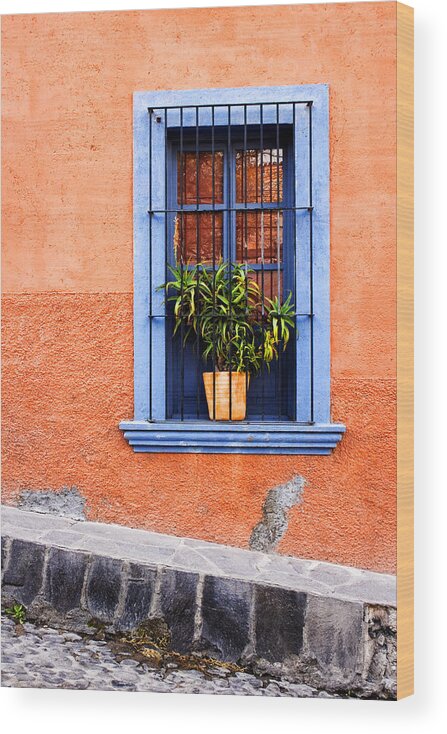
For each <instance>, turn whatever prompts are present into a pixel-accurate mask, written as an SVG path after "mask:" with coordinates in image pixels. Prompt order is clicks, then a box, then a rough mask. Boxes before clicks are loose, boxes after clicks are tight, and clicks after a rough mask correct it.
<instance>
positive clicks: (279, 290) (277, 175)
mask: <svg viewBox="0 0 447 734" xmlns="http://www.w3.org/2000/svg"><path fill="white" fill-rule="evenodd" d="M283 166H284V161H283ZM283 179H284V168H283ZM283 196H284V180H283ZM280 205H281V202H280V188H279V104H278V103H277V104H276V207H277V208H276V259H277V266H278V303H280V301H281V248H280V245H279V233H280V228H279V217H280V213H281V210H280ZM283 232H284V230H283ZM272 244H273V243H272ZM283 256H284V245H283ZM272 279H273V273H272ZM272 294H273V287H272ZM281 346H282V345H281V344H279V346H278V420H281V417H282V395H281V393H282V375H281V369H282V365H281Z"/></svg>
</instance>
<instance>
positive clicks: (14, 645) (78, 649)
mask: <svg viewBox="0 0 447 734" xmlns="http://www.w3.org/2000/svg"><path fill="white" fill-rule="evenodd" d="M2 685H3V686H7V687H17V688H77V689H86V688H92V689H95V690H103V691H110V690H124V691H153V692H157V693H209V694H218V695H231V694H233V695H242V696H292V697H298V698H312V697H314V698H315V697H319V698H333V697H335V696H332V695H331V694H329V693H327V692H325V691H317V690H316V689H315V688H311V687H310V686H307V685H301V684H296V683H289V682H287V681H284V680H273V679H272V678H261V677H257V676H255V675H252V674H250V673H246V672H239V671H236V672H234V671H230V670H228V669H226V668H225V667H223V666H213V665H210V666H209V667H208V668H207V669H206V670H204V671H203V672H202V671H199V670H194V669H181V666H180V665H178V664H176V663H175V662H166V660H165V659H163V658H162V659H161V660H160V655H159V654H157V653H156V651H153V655H152V659H150V658H148V659H147V660H146V659H145V657H144V656H142V655H139V656H138V655H133V654H132V649H131V648H130V647H129V646H127V647H126V646H125V645H121V646H119V645H118V646H117V645H116V643H114V642H113V641H106V640H97V639H91V638H86V637H81V636H80V635H77V634H75V633H73V632H66V631H64V630H56V629H51V628H49V627H39V626H36V625H34V624H30V623H29V622H25V624H24V625H19V626H16V625H15V624H14V622H13V621H12V620H10V619H8V618H7V617H4V616H2Z"/></svg>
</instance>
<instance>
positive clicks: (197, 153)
mask: <svg viewBox="0 0 447 734" xmlns="http://www.w3.org/2000/svg"><path fill="white" fill-rule="evenodd" d="M199 175H200V166H199V108H198V107H196V266H197V279H196V284H197V285H196V315H197V365H196V416H197V418H199V416H200V381H199V378H200V304H199V277H200V254H201V253H200V224H199V197H200V190H199Z"/></svg>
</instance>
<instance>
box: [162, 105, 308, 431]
mask: <svg viewBox="0 0 447 734" xmlns="http://www.w3.org/2000/svg"><path fill="white" fill-rule="evenodd" d="M297 105H307V107H308V110H309V114H308V162H309V170H308V189H309V200H308V202H306V203H302V202H300V204H299V205H298V202H297V201H296V192H295V187H294V185H293V184H291V182H290V171H289V172H288V173H287V176H288V180H286V169H285V166H286V165H287V166H292V169H293V165H294V164H293V165H292V164H291V163H290V161H289V163H287V164H286V159H287V156H286V153H285V151H286V147H287V144H288V140H289V138H290V133H291V136H292V143H293V144H294V143H295V136H296V129H295V128H296V125H295V123H296V106H297ZM283 106H286V107H287V108H288V109H289V111H290V109H291V110H292V122H291V123H290V114H289V115H288V116H287V115H286V116H285V117H287V120H285V121H284V122H282V121H281V108H282V107H283ZM254 107H255V108H257V109H258V110H259V116H258V122H257V123H256V124H255V125H253V124H250V123H249V122H248V109H252V108H254ZM216 108H219V109H220V111H221V112H220V117H219V124H218V125H217V126H216V115H215V111H216ZM233 108H238V110H239V111H240V110H241V109H242V110H243V123H242V125H240V123H239V122H238V123H237V124H236V123H234V122H232V119H233V118H232V109H233ZM265 108H268V109H269V112H270V115H269V117H271V111H272V108H275V109H276V117H275V121H274V123H273V124H272V122H271V121H269V122H265V116H264V110H265ZM185 109H190V110H193V111H195V124H192V125H191V124H188V125H186V126H185V125H184V110H185ZM223 109H226V118H227V119H226V125H222V124H221V122H220V120H221V118H222V110H223ZM200 110H209V111H210V113H211V125H210V124H209V121H207V123H206V125H205V124H203V123H202V125H201V119H200V118H201V116H200ZM170 111H172V112H173V115H172V118H170V121H171V128H172V130H171V129H170V127H169V125H168V114H169V112H170ZM148 112H149V115H150V124H149V133H148V155H149V171H150V170H151V167H152V159H153V142H152V115H153V113H154V111H153V110H148ZM162 112H164V120H165V150H166V165H165V185H164V189H165V196H164V204H165V206H164V208H163V209H159V208H157V209H155V208H154V207H153V195H152V181H151V175H150V172H149V182H148V214H149V224H148V238H149V250H148V256H149V280H150V285H151V294H150V298H149V319H150V346H149V348H150V364H151V365H152V350H153V339H152V323H153V319H156V318H165V323H166V330H167V336H168V338H169V336H171V337H172V331H173V328H174V324H175V317H174V314H173V313H172V310H171V309H170V307H169V305H167V306H166V313H165V314H154V313H153V304H152V288H153V287H154V286H155V287H156V286H157V285H158V284H153V283H152V257H153V246H152V245H153V242H152V215H154V214H162V215H163V216H164V230H165V263H166V267H165V273H166V281H167V280H168V268H167V265H168V263H169V262H172V261H173V260H174V263H175V264H176V265H177V264H178V265H179V266H180V274H181V287H180V298H181V299H183V295H184V291H183V283H184V273H185V271H186V270H187V269H188V268H189V267H190V264H189V255H190V245H189V242H188V239H189V238H190V236H191V227H190V226H189V225H190V222H191V220H187V219H186V218H185V217H188V216H189V217H191V216H193V217H195V261H196V262H195V265H196V267H197V269H198V271H200V270H201V269H203V268H205V269H207V270H209V269H211V271H212V273H213V280H212V282H213V311H214V318H217V314H216V288H215V273H216V270H217V268H218V266H219V263H220V262H221V260H224V261H225V262H226V265H227V268H228V280H229V283H231V278H232V273H233V267H234V265H235V264H236V263H237V262H238V258H240V262H241V263H242V264H243V266H244V267H245V272H246V275H247V276H248V272H249V270H251V269H253V270H254V271H255V273H254V275H255V278H256V281H257V282H258V284H259V280H260V292H261V304H260V311H261V314H260V316H261V318H260V329H261V332H262V335H261V339H262V343H264V339H265V330H266V321H265V319H266V298H267V297H269V298H273V297H274V271H275V270H276V295H277V297H278V301H279V302H281V299H282V298H285V297H286V295H287V293H286V291H287V286H286V282H287V281H286V273H285V270H284V268H285V263H286V259H287V258H288V262H289V266H290V263H293V268H294V270H296V267H297V265H298V248H297V222H296V212H297V211H299V210H302V211H307V212H308V215H309V259H310V262H309V295H310V297H309V311H308V313H307V312H306V313H295V327H296V326H297V321H296V319H297V317H298V316H306V317H308V318H309V320H310V321H309V324H310V339H309V349H310V375H309V383H310V415H309V420H308V421H306V422H308V423H313V422H314V343H313V340H314V335H313V317H314V294H313V278H314V273H313V270H314V262H313V260H314V251H313V197H312V145H313V143H312V102H311V101H307V102H304V101H300V102H293V103H289V102H288V103H279V102H277V103H273V104H272V103H254V102H250V103H246V104H244V105H241V104H237V105H209V104H201V105H183V106H180V107H179V106H172V107H169V106H167V107H164V108H163V110H162ZM174 118H175V121H174V122H172V120H173V119H174ZM207 120H209V115H208V118H207ZM254 127H257V130H258V133H257V135H256V134H255V133H254V132H253V128H254ZM223 128H224V129H223ZM241 128H242V130H241ZM286 128H287V130H286ZM285 130H286V132H284V131H285ZM283 135H284V136H285V137H284V141H285V142H284V143H283V142H282V138H283ZM288 136H289V138H288ZM216 137H217V139H218V140H219V146H220V147H223V153H221V152H219V156H220V158H219V160H220V162H221V168H222V170H221V171H220V173H219V175H220V177H221V180H220V183H219V187H220V188H221V189H222V190H221V195H220V196H219V200H217V197H216V178H217V174H216V160H217V157H216ZM185 139H186V140H187V141H188V145H187V146H185ZM168 142H169V143H170V144H172V146H173V148H174V149H175V150H178V156H177V158H176V160H175V167H176V171H177V173H176V176H177V178H178V179H179V184H177V185H176V186H175V192H176V193H175V197H174V200H173V193H172V184H171V182H170V180H169V178H170V176H171V173H170V171H171V170H172V168H171V169H169V165H168ZM238 142H239V145H241V144H242V157H241V158H240V167H239V173H238V170H237V165H238V164H237V156H236V153H235V151H234V149H233V148H234V144H237V143H238ZM285 146H286V147H285ZM191 147H192V148H193V149H194V152H195V175H194V177H193V179H194V180H193V186H194V187H195V197H193V198H192V200H191V195H190V191H189V192H188V185H189V183H188V181H189V179H188V176H189V174H190V166H188V160H187V159H186V157H185V155H186V154H185V151H186V150H191ZM275 149H276V150H275ZM274 150H275V159H274ZM202 151H208V153H209V152H211V196H207V194H206V192H207V188H206V186H207V181H206V178H204V177H206V166H205V164H206V160H205V159H202V158H201V155H202ZM266 160H267V163H266ZM253 162H254V165H253ZM275 168H276V171H275V170H274V169H275ZM253 169H254V170H253ZM172 175H173V174H172ZM238 175H239V176H240V186H239V189H240V196H239V197H238V196H237V191H238V182H237V176H238ZM267 175H268V181H267V186H266V181H265V178H266V176H267ZM274 178H276V181H274ZM202 183H203V185H204V187H205V189H204V190H205V195H203V192H202V190H201V185H202ZM208 184H209V182H208ZM253 186H254V192H253ZM288 186H289V187H290V186H291V188H290V190H288ZM275 188H276V191H275V190H274V189H275ZM219 190H220V189H219ZM287 190H288V193H287V195H286V191H287ZM292 191H293V195H292ZM235 194H236V195H235ZM234 197H235V198H234ZM194 198H195V202H194ZM202 199H203V203H202ZM233 199H234V200H233ZM193 212H194V213H193ZM265 212H267V217H266V215H265ZM287 212H290V213H291V214H290V215H291V216H292V219H291V220H290V219H285V215H286V213H287ZM207 213H208V214H209V215H210V218H208V217H207ZM172 215H174V217H173V216H172ZM217 216H219V220H218V222H219V225H218V226H219V230H218V231H219V239H218V242H219V247H220V250H221V251H220V254H219V257H217V254H216V246H217V241H216V240H217V237H216V219H217ZM249 217H250V219H249ZM274 217H276V233H275V235H274V234H273V231H274V226H275V219H274ZM210 221H211V225H210ZM249 221H250V226H249ZM207 227H208V228H209V230H210V231H207V230H206V228H207ZM171 233H173V238H172V239H173V242H170V239H171ZM204 233H205V235H204ZM177 236H178V240H177V241H176V237H177ZM204 236H205V240H204V243H203V242H201V240H203V237H204ZM238 238H239V239H238ZM210 240H211V243H210ZM275 240H276V262H275V256H274V243H275ZM289 240H291V242H290V241H289ZM238 242H239V247H238ZM202 244H203V248H202ZM210 244H211V262H207V263H205V264H204V263H203V262H202V260H203V259H204V257H203V255H204V253H205V254H206V255H207V256H208V253H209V245H210ZM173 245H174V247H173ZM253 247H254V248H255V249H254V256H253ZM287 247H288V248H289V254H288V255H287V258H286V250H287ZM173 249H175V252H171V250H173ZM250 253H251V254H250ZM208 259H209V256H208ZM253 259H254V263H253ZM177 261H178V262H177ZM267 275H268V281H267V280H266V276H267ZM166 281H165V282H166ZM289 282H290V276H289ZM294 282H295V278H293V283H294ZM267 284H269V291H268V296H267V291H266V288H267ZM247 286H248V277H247V278H246V288H247ZM293 291H294V286H292V294H293V301H294V302H296V298H297V294H296V293H294V292H293ZM228 295H229V320H228V321H229V326H228V328H229V331H230V336H234V328H235V326H234V310H233V309H234V305H233V294H232V289H231V287H230V288H229V291H228ZM195 297H196V318H197V332H198V334H197V336H196V341H197V343H196V362H195V365H194V370H195V411H192V412H193V413H195V418H196V419H197V420H199V419H200V418H203V417H205V415H204V412H205V411H204V390H203V387H202V382H201V371H202V369H201V364H200V362H201V360H200V354H201V336H200V322H201V313H200V308H201V306H200V298H199V290H198V287H197V291H196V296H195ZM248 299H249V295H248V292H247V290H246V293H245V303H246V309H248ZM215 323H216V321H215V320H213V327H212V328H213V349H212V359H211V361H212V374H213V381H212V382H213V394H212V409H211V410H209V413H210V418H211V419H212V420H216V372H217V364H216V361H217V359H216V327H215ZM179 332H180V338H179V339H178V338H177V339H176V342H175V344H173V345H172V346H171V357H172V359H175V360H176V361H177V369H178V370H179V378H180V379H179V383H180V389H179V390H178V385H177V386H176V388H175V390H174V388H173V387H172V386H171V390H170V392H171V393H172V395H171V400H169V399H168V392H169V385H168V375H170V379H173V378H174V377H175V374H174V372H173V365H172V364H170V363H169V362H170V361H172V359H171V360H169V361H168V353H167V352H166V376H167V386H166V387H167V389H166V416H167V418H168V419H169V418H170V417H172V418H175V417H176V416H177V419H178V413H180V420H181V421H184V420H192V419H193V417H192V412H191V410H192V409H191V399H190V396H189V397H188V396H187V395H186V394H185V369H186V368H187V365H186V359H190V356H188V357H186V355H185V350H184V349H183V344H184V339H185V326H184V322H183V320H181V322H180V327H179ZM295 341H296V340H295V339H293V342H295ZM177 348H178V351H179V354H177V355H176V356H175V355H174V356H172V350H174V351H175V349H177ZM233 350H234V346H233V342H232V339H231V338H230V341H229V354H228V364H229V397H228V400H229V419H230V420H232V417H233V389H232V382H233V356H234V354H233ZM244 359H245V357H244ZM283 361H284V362H286V367H287V366H289V367H290V364H291V361H292V360H291V359H288V360H283V359H282V355H281V348H280V349H279V353H278V361H277V364H276V373H275V375H274V382H275V383H276V388H275V392H276V395H274V398H276V400H274V402H275V403H276V412H275V410H272V400H271V399H270V393H271V390H272V378H271V374H268V375H267V376H266V369H265V365H264V362H262V363H261V370H260V376H259V378H256V379H257V380H258V397H259V392H260V394H261V399H260V407H261V419H262V420H267V421H269V420H273V421H278V420H284V419H286V420H287V419H289V420H290V419H291V417H290V416H288V415H287V403H288V402H290V395H291V394H292V395H293V396H294V400H293V405H296V393H297V381H298V380H299V379H300V376H299V375H295V374H293V375H291V376H290V375H289V376H287V375H284V370H283ZM293 361H294V363H295V360H293ZM203 369H205V367H204V368H203ZM293 371H294V370H293ZM189 379H190V378H189ZM266 379H267V380H270V385H269V386H268V390H269V391H270V392H269V394H268V395H266V389H267V385H266ZM284 381H285V382H286V394H285V395H284V394H283V382H284ZM149 382H150V400H149V402H150V418H151V419H152V397H153V395H152V382H153V375H152V366H151V367H150V375H149ZM253 382H254V381H253ZM259 383H260V384H259ZM245 387H246V394H248V388H249V371H248V369H246V370H245ZM188 389H189V388H188ZM174 393H175V395H174ZM285 398H286V399H285ZM266 400H267V402H268V405H266ZM172 403H175V405H173V404H172ZM174 413H175V415H174ZM255 418H256V416H253V415H250V413H249V412H248V413H247V416H246V421H247V422H250V421H251V420H254V419H255ZM292 419H293V416H292Z"/></svg>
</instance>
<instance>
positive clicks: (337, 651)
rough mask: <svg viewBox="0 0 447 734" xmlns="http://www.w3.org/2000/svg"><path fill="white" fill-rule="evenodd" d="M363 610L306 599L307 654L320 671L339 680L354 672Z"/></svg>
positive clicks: (332, 601) (328, 600)
mask: <svg viewBox="0 0 447 734" xmlns="http://www.w3.org/2000/svg"><path fill="white" fill-rule="evenodd" d="M362 622H363V606H362V604H355V603H352V602H348V601H340V600H338V599H331V598H328V597H323V596H309V597H308V601H307V611H306V628H305V637H306V644H307V653H308V654H309V655H310V656H311V657H312V658H314V659H315V660H316V662H317V663H318V665H319V667H320V669H321V670H324V671H325V672H326V671H328V669H332V670H333V671H338V672H339V673H340V675H341V676H342V677H345V678H346V677H349V676H350V675H352V674H353V673H355V672H356V670H357V667H358V664H359V662H360V652H361V650H360V648H361V643H362Z"/></svg>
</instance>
